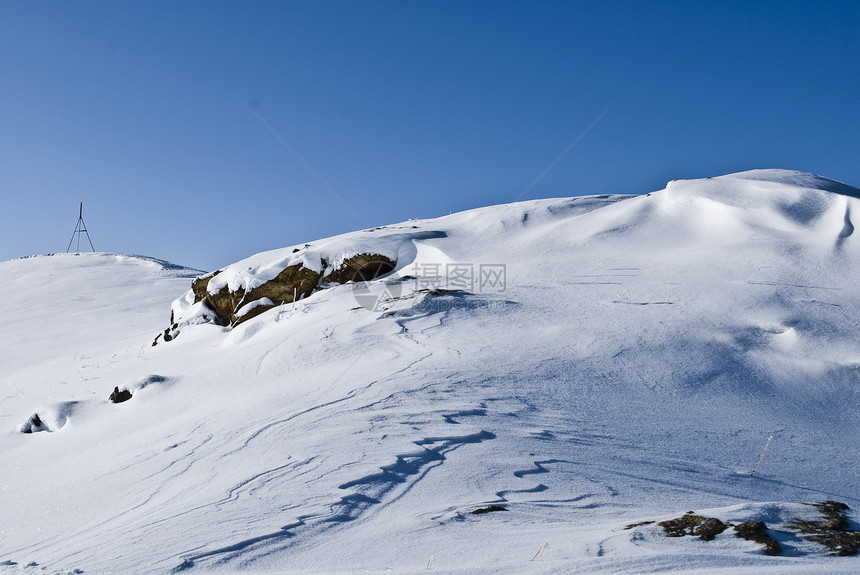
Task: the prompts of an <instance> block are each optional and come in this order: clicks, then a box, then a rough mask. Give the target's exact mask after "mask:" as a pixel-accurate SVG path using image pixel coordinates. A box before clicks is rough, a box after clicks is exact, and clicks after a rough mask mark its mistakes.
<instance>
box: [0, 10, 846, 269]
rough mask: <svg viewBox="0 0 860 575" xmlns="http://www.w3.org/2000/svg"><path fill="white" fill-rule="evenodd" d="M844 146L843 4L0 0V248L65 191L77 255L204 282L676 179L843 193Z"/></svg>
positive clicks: (58, 226)
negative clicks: (283, 256)
mask: <svg viewBox="0 0 860 575" xmlns="http://www.w3.org/2000/svg"><path fill="white" fill-rule="evenodd" d="M598 119H599V120H598ZM595 120H598V121H597V122H596V123H595ZM589 127H591V128H590V130H589V129H588V128H589ZM586 130H587V133H585V135H584V136H582V134H583V132H585V131H586ZM580 136H582V137H581V138H580ZM577 138H580V139H579V140H578V141H577V143H576V144H575V145H574V146H573V147H572V148H570V149H569V151H568V153H567V154H566V155H564V156H563V157H562V158H561V159H560V160H559V161H558V162H556V163H555V164H554V165H553V166H552V169H551V170H549V171H548V172H546V174H545V175H544V177H542V178H540V179H539V181H537V182H536V183H535V181H536V180H537V179H538V178H539V176H540V175H541V174H542V173H544V172H545V170H546V169H547V167H549V166H550V165H551V164H553V162H554V161H555V160H556V159H557V158H558V157H559V155H560V154H562V153H563V152H564V151H565V150H566V149H567V148H568V147H569V146H570V144H571V143H572V142H574V141H576V140H577ZM858 139H860V2H856V1H851V2H731V1H720V2H646V1H628V2H611V1H595V2H551V1H546V2H506V1H500V0H493V1H488V2H477V1H476V2H470V1H462V2H448V1H435V2H427V1H405V0H404V1H398V2H389V1H357V0H355V1H345V2H339V1H314V2H310V1H308V2H291V1H271V2H263V1H257V2H213V1H181V0H180V1H169V2H159V1H114V0H110V1H105V2H93V1H74V2H69V1H57V2H46V1H29V0H27V1H23V0H22V1H10V0H0V190H2V194H3V196H2V197H3V212H2V214H3V219H2V236H0V238H2V241H0V260H6V259H10V258H14V257H18V256H23V255H30V254H39V253H49V252H57V251H65V249H66V247H67V245H68V242H69V239H70V238H71V235H72V231H73V230H74V227H75V223H76V220H77V215H78V213H77V212H78V202H80V201H83V202H84V219H85V221H86V223H87V226H88V227H89V231H90V235H91V236H92V240H93V242H94V244H95V247H96V249H97V250H100V251H116V252H124V253H137V254H145V255H149V256H153V257H158V258H162V259H167V260H170V261H173V262H175V263H178V264H184V265H189V266H193V267H198V268H202V269H207V270H208V269H214V268H216V267H220V266H223V265H226V264H228V263H231V262H233V261H235V260H238V259H241V258H243V257H246V256H248V255H251V254H253V253H256V252H259V251H263V250H267V249H273V248H277V247H283V246H287V245H291V244H294V243H299V242H305V241H310V240H313V239H317V238H320V237H325V236H329V235H333V234H337V233H341V232H347V231H352V230H355V229H361V228H365V227H370V226H376V225H381V224H386V223H394V222H398V221H402V220H405V219H408V218H425V217H433V216H438V215H443V214H447V213H449V212H451V211H459V210H463V209H467V208H472V207H478V206H482V205H489V204H497V203H505V202H510V201H514V200H516V199H529V198H537V197H557V196H573V195H584V194H605V193H645V192H648V191H651V190H655V189H660V188H662V187H663V186H664V185H665V183H666V181H668V180H670V179H673V178H692V177H704V176H713V175H719V174H723V173H728V172H735V171H740V170H746V169H751V168H790V169H797V170H804V171H810V172H815V173H818V174H821V175H824V176H827V177H829V178H833V179H837V180H841V181H844V182H846V183H848V184H851V185H854V186H860V145H858ZM294 152H295V153H294ZM296 154H298V155H299V156H301V158H303V160H304V162H303V161H302V160H300V159H299V157H298V156H297V155H296Z"/></svg>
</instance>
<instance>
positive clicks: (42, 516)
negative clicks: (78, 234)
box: [0, 170, 860, 574]
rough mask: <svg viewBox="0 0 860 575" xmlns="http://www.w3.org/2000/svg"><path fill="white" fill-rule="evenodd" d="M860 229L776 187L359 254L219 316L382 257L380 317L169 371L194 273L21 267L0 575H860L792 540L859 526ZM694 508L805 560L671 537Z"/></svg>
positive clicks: (238, 282)
mask: <svg viewBox="0 0 860 575" xmlns="http://www.w3.org/2000/svg"><path fill="white" fill-rule="evenodd" d="M858 202H860V191H858V190H856V189H854V188H850V187H849V186H846V185H844V184H840V183H838V182H832V181H830V180H826V179H824V178H821V177H819V176H813V175H810V174H803V173H800V172H790V171H783V170H756V171H752V172H743V173H740V174H732V175H728V176H722V177H715V178H708V179H704V180H689V181H675V182H670V183H669V184H668V185H667V187H666V189H664V190H659V191H654V192H651V193H649V194H644V195H640V196H605V197H577V198H568V199H553V200H535V201H528V202H521V203H517V204H509V205H504V206H493V207H488V208H480V209H476V210H470V211H468V212H463V213H459V214H453V215H451V216H446V217H442V218H437V219H433V220H418V221H410V222H404V223H402V224H397V225H392V226H385V227H383V228H378V229H374V230H363V231H359V232H353V233H351V234H344V235H342V236H338V237H336V238H330V239H327V240H319V241H313V242H310V243H309V244H307V245H305V244H302V245H299V246H291V247H288V248H283V249H279V250H273V251H270V252H264V253H262V254H257V255H255V256H252V257H250V258H248V259H246V260H243V261H241V262H237V263H235V264H233V265H231V266H227V268H224V270H222V271H221V273H219V274H218V275H216V276H214V278H213V279H218V281H219V282H222V283H220V284H210V285H209V290H210V291H212V290H213V287H218V286H230V285H235V286H243V287H244V288H248V287H253V286H255V285H261V283H264V282H266V281H268V280H270V279H271V278H272V277H275V276H276V275H277V274H278V273H279V272H280V270H282V269H284V268H285V267H288V266H290V265H294V264H295V263H297V262H303V263H305V265H306V266H308V267H311V266H318V271H320V272H322V271H324V270H323V269H322V268H323V261H325V263H326V265H327V266H328V267H336V266H337V265H338V263H339V262H342V261H343V260H344V259H345V258H349V257H351V256H352V255H355V254H358V253H378V254H381V255H385V256H386V257H389V258H391V259H392V260H395V261H396V262H397V266H396V268H395V269H394V270H393V271H392V272H391V273H390V274H388V275H386V276H384V277H380V278H378V279H375V280H373V281H371V282H368V286H366V287H367V292H368V293H370V294H378V298H377V299H375V300H374V302H373V303H374V305H371V306H368V305H366V304H364V303H363V302H364V300H362V299H361V298H363V297H365V296H366V295H367V294H366V293H365V292H363V291H359V288H358V287H357V286H356V285H355V284H349V283H348V284H343V285H340V284H336V285H326V286H323V287H322V288H321V289H318V290H316V291H314V292H313V293H311V294H310V295H309V296H307V297H305V298H304V299H301V300H300V301H298V302H295V303H290V304H284V305H278V306H275V307H273V308H272V309H268V310H267V311H265V312H264V313H262V314H260V315H258V316H257V317H254V318H252V319H249V320H248V321H246V322H244V323H241V324H240V325H236V326H235V327H232V328H231V327H228V326H222V325H217V324H214V323H207V322H199V323H198V324H191V323H189V324H188V325H187V326H185V327H184V328H183V330H182V334H181V336H180V337H178V338H176V339H175V340H173V341H169V342H163V343H160V344H159V345H158V346H156V347H152V345H151V343H152V339H153V337H154V336H155V335H156V334H157V333H159V332H160V331H161V330H162V329H163V328H164V327H166V325H167V324H168V316H169V315H170V312H171V309H172V308H171V302H174V300H175V301H177V302H179V304H177V303H174V304H173V309H174V311H176V308H177V305H179V306H180V307H181V308H182V306H185V305H186V304H190V303H193V298H192V299H191V302H189V296H188V294H189V293H190V292H187V290H188V289H189V284H190V272H189V271H188V270H185V269H172V267H171V266H170V265H166V264H164V263H163V262H158V261H148V260H146V259H141V258H127V257H125V256H119V255H110V256H107V255H101V254H97V255H93V254H81V255H80V256H74V257H71V256H69V257H41V258H29V259H20V260H13V261H10V262H2V263H0V272H3V276H4V277H6V278H8V280H7V284H8V285H7V287H11V289H9V290H7V292H6V294H5V296H6V297H5V298H3V299H2V308H0V312H2V315H3V317H4V318H5V319H6V322H7V323H6V325H7V326H9V328H7V330H5V331H4V335H3V337H4V340H3V342H2V343H3V345H2V346H0V349H3V350H4V351H3V352H2V353H3V354H4V355H3V362H4V363H3V365H4V367H5V368H6V369H4V372H3V373H2V374H0V387H2V390H3V400H2V403H0V430H2V432H0V442H2V453H3V454H4V456H3V458H2V459H0V477H2V480H0V497H2V498H0V517H2V518H3V519H2V524H0V573H6V572H9V573H38V572H49V573H72V572H75V570H80V571H82V572H84V573H165V574H166V573H175V572H183V573H198V572H199V573H208V572H212V573H235V572H247V573H283V572H306V573H351V572H356V571H359V572H369V573H385V572H388V571H389V570H391V572H400V573H417V572H426V570H427V569H428V568H430V569H431V570H433V571H440V572H452V573H453V572H464V573H465V572H468V573H511V574H514V573H569V572H583V573H610V572H612V573H618V572H631V573H632V572H637V573H638V572H678V573H689V572H696V573H717V572H724V571H725V570H727V569H731V570H732V571H733V572H734V571H738V572H746V573H828V572H830V573H847V572H853V571H856V570H857V566H858V563H857V562H858V558H857V557H840V556H836V555H835V554H834V553H832V552H830V551H829V550H828V549H827V548H826V547H824V546H823V545H820V544H818V543H814V542H812V541H808V540H807V539H805V538H804V537H803V536H802V535H801V534H800V533H799V532H798V531H797V530H792V529H790V528H788V527H786V525H787V524H789V523H791V522H792V521H793V520H795V519H803V520H807V521H812V520H815V518H816V517H817V515H816V510H815V508H813V507H810V506H809V505H804V504H803V503H802V502H818V501H824V500H836V501H840V502H843V503H845V504H847V505H848V506H849V507H850V509H849V510H848V511H847V512H846V513H847V517H848V521H849V527H850V528H853V529H856V528H857V526H858V524H857V518H858V514H857V511H856V510H857V509H858V506H860V497H858V495H857V494H858V493H860V479H858V477H860V474H858V473H857V471H858V469H857V461H858V459H860V458H858V456H860V447H858V446H860V441H858V439H860V435H858V429H860V427H859V426H860V415H858V414H860V411H858V407H860V371H858V368H860V337H858V336H860V324H858V321H857V320H856V318H857V317H858V316H859V315H860V281H858V280H860V274H858V269H857V265H858V263H857V262H858V255H860V240H858V239H857V234H855V233H854V226H855V223H854V221H853V218H854V217H855V214H860V204H859V203H858ZM470 274H471V275H470ZM219 278H220V279H219ZM183 292H186V294H185V295H184V296H183V295H182V294H183ZM182 309H187V308H182ZM115 388H116V389H118V390H120V391H124V390H125V391H128V392H129V393H130V394H131V399H129V400H128V401H124V402H122V403H112V402H111V401H110V400H109V396H111V392H112V391H113V390H114V389H115ZM34 415H39V421H41V423H42V425H41V426H39V425H34V424H33V423H34V421H33V416H34ZM28 426H29V427H28ZM25 428H28V429H29V430H30V433H22V431H24V430H25ZM770 437H772V438H773V439H772V441H771V443H770V444H769V447H768V450H767V452H766V453H765V455H764V456H763V457H762V459H761V463H760V464H759V466H758V468H757V470H756V473H755V474H754V475H750V471H751V469H752V467H753V465H754V464H755V463H756V461H757V460H758V458H759V456H760V454H761V452H762V449H763V447H764V446H765V444H766V442H767V441H768V438H770ZM476 510H490V511H488V512H484V513H479V514H475V513H473V512H474V511H476ZM689 510H694V511H696V513H697V514H701V515H703V516H708V517H713V518H716V519H719V520H721V521H724V522H731V523H733V524H738V523H741V522H744V521H749V520H755V521H763V522H764V523H765V524H766V527H767V529H768V532H769V533H770V534H772V535H773V536H774V538H775V539H776V540H777V541H778V542H779V543H780V544H781V546H782V548H783V552H782V554H781V555H777V556H767V555H765V554H764V553H763V551H762V546H761V545H759V544H757V543H754V542H751V541H745V540H743V539H739V538H737V537H735V536H734V534H733V531H732V530H731V529H729V530H727V531H724V532H722V533H720V534H719V535H717V536H716V537H715V538H714V540H712V541H702V540H700V539H699V538H695V537H681V538H671V539H670V538H666V537H665V534H664V532H663V530H662V528H661V527H659V526H657V525H656V523H655V522H660V521H664V520H668V519H673V518H677V517H680V516H682V515H683V514H684V513H685V512H687V511H689ZM633 524H639V525H637V526H635V527H630V528H629V529H625V527H628V526H630V525H633ZM43 567H44V568H45V569H44V570H43Z"/></svg>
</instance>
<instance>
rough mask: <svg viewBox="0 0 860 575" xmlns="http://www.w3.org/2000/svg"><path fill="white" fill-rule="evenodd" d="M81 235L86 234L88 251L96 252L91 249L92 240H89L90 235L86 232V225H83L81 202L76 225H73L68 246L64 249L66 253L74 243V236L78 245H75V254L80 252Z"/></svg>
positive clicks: (82, 204)
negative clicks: (73, 228)
mask: <svg viewBox="0 0 860 575" xmlns="http://www.w3.org/2000/svg"><path fill="white" fill-rule="evenodd" d="M81 234H87V241H88V242H90V249H91V250H92V251H96V248H94V247H93V240H91V239H90V233H89V232H88V231H87V225H86V224H85V223H84V203H83V202H81V206H80V210H79V211H78V223H77V225H75V231H74V232H72V239H70V240H69V246H68V247H67V248H66V253H69V251H70V250H71V249H72V242H73V241H75V235H77V236H78V243H77V244H75V253H80V252H81Z"/></svg>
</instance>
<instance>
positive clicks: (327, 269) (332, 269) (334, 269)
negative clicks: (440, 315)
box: [153, 253, 397, 345]
mask: <svg viewBox="0 0 860 575" xmlns="http://www.w3.org/2000/svg"><path fill="white" fill-rule="evenodd" d="M396 266H397V262H396V261H395V260H393V259H391V258H389V257H387V256H384V255H381V254H375V253H359V254H355V255H352V256H349V257H345V258H342V259H340V262H339V263H338V264H337V265H329V264H328V262H327V261H326V260H325V259H324V258H322V257H319V256H318V257H317V258H309V257H308V256H307V255H305V259H303V260H301V261H299V262H298V263H292V265H286V267H284V268H283V269H282V270H281V271H280V272H278V274H277V275H276V276H275V277H273V278H271V279H269V280H266V281H262V282H259V281H258V282H245V285H244V286H243V285H241V284H242V282H241V281H233V282H232V283H231V280H230V279H225V277H227V275H226V274H225V275H224V276H222V277H219V276H221V274H222V273H224V272H225V270H227V269H228V268H225V269H221V270H217V271H215V272H212V273H209V274H206V275H203V276H200V277H198V278H196V279H195V280H194V281H192V282H191V292H190V293H188V294H186V296H185V298H181V301H182V302H183V303H181V304H180V307H179V308H177V306H176V305H174V309H173V310H172V311H171V317H170V323H171V325H170V327H169V328H167V329H166V330H165V331H164V333H163V340H164V341H171V340H172V339H173V338H175V337H176V336H177V335H178V334H179V331H180V329H181V327H182V326H183V325H190V324H193V323H215V324H218V325H229V326H231V327H232V326H236V325H238V324H240V323H242V322H244V321H247V320H249V319H251V318H253V317H256V316H258V315H260V314H262V313H264V312H266V311H268V310H270V309H272V308H275V307H278V306H280V305H283V304H286V303H292V302H293V301H297V300H300V299H302V298H305V297H307V296H309V295H311V294H312V293H313V292H315V291H316V290H319V289H324V288H326V287H330V286H331V285H332V284H346V283H349V282H364V281H370V280H373V279H376V278H378V277H381V276H384V275H386V274H388V273H391V272H392V271H394V269H395V268H396ZM231 273H232V276H231V277H233V278H235V277H240V276H239V275H238V274H236V273H235V271H232V272H231ZM253 276H254V273H253V272H249V273H248V274H247V277H253ZM213 280H214V283H213ZM248 286H251V287H248ZM177 301H180V300H177ZM178 309H180V311H177V310H178ZM180 316H181V317H180ZM161 337H162V334H159V336H158V337H156V339H155V342H153V345H156V344H157V343H158V340H159V339H160V338H161Z"/></svg>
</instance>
